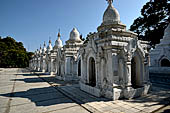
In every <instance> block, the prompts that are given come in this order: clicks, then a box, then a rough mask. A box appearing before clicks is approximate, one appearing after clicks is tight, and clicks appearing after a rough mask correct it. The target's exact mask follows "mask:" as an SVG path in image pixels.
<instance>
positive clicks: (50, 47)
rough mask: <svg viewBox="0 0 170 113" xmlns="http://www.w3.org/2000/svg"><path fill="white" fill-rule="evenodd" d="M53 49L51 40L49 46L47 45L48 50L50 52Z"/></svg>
mask: <svg viewBox="0 0 170 113" xmlns="http://www.w3.org/2000/svg"><path fill="white" fill-rule="evenodd" d="M51 50H53V47H52V45H51V40H49V44H48V47H47V52H50V51H51Z"/></svg>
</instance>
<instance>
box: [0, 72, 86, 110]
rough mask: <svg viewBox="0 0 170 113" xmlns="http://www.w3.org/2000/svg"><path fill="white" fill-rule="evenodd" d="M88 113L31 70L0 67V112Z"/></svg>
mask: <svg viewBox="0 0 170 113" xmlns="http://www.w3.org/2000/svg"><path fill="white" fill-rule="evenodd" d="M49 112H50V113H76V112H77V113H88V110H86V109H85V108H83V107H82V106H81V105H79V104H77V103H75V102H74V101H73V100H71V99H70V98H68V97H67V96H65V95H63V94H62V93H61V92H59V91H58V90H57V89H55V88H54V87H52V86H51V85H49V84H48V83H47V82H45V81H44V80H43V79H41V78H39V77H38V76H37V75H35V74H30V72H26V71H24V69H0V113H49Z"/></svg>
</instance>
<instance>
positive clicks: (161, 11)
mask: <svg viewBox="0 0 170 113" xmlns="http://www.w3.org/2000/svg"><path fill="white" fill-rule="evenodd" d="M169 20H170V3H169V0H150V1H149V2H147V3H146V5H144V6H143V8H142V10H141V16H140V17H138V18H137V19H136V20H134V23H133V24H132V25H131V27H130V30H131V31H134V32H136V33H137V34H138V37H139V39H141V40H146V41H150V44H151V45H152V46H154V45H155V44H157V43H159V42H160V39H161V38H163V35H164V30H165V28H166V27H167V26H168V23H169Z"/></svg>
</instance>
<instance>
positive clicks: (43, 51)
mask: <svg viewBox="0 0 170 113" xmlns="http://www.w3.org/2000/svg"><path fill="white" fill-rule="evenodd" d="M46 50H47V49H46V44H45V42H44V47H43V49H42V53H43V54H45V53H46Z"/></svg>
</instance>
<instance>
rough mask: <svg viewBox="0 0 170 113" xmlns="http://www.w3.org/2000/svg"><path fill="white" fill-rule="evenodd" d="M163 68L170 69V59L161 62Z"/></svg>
mask: <svg viewBox="0 0 170 113" xmlns="http://www.w3.org/2000/svg"><path fill="white" fill-rule="evenodd" d="M161 67H170V61H169V60H168V59H166V58H165V59H162V60H161Z"/></svg>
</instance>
